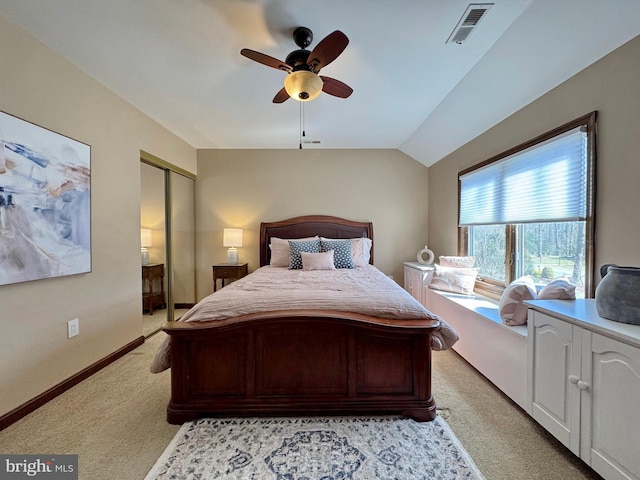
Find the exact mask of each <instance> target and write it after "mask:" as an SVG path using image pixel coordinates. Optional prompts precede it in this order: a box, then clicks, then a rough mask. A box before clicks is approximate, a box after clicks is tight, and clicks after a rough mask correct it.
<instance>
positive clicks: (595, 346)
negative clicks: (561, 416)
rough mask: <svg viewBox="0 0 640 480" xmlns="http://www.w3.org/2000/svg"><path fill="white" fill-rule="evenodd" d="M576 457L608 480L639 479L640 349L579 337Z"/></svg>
mask: <svg viewBox="0 0 640 480" xmlns="http://www.w3.org/2000/svg"><path fill="white" fill-rule="evenodd" d="M582 344H583V346H582V350H583V352H584V354H583V364H582V377H583V379H585V381H586V382H587V384H586V385H584V384H583V388H586V389H585V390H584V391H583V395H582V402H583V403H582V405H583V408H582V448H581V450H582V451H581V455H580V456H581V457H582V459H583V460H584V461H585V462H587V463H588V464H589V465H591V467H592V468H593V469H594V470H595V471H597V472H598V473H600V475H602V476H603V477H605V478H607V480H611V479H625V480H629V479H636V480H637V479H640V349H638V348H634V347H632V346H630V345H627V344H624V343H622V342H618V341H616V340H613V339H611V338H608V337H605V336H602V335H599V334H596V333H592V332H586V331H585V332H584V335H583V340H582Z"/></svg>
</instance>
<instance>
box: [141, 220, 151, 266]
mask: <svg viewBox="0 0 640 480" xmlns="http://www.w3.org/2000/svg"><path fill="white" fill-rule="evenodd" d="M150 246H151V229H150V228H141V229H140V254H141V255H142V265H149V250H147V247H150Z"/></svg>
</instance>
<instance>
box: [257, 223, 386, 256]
mask: <svg viewBox="0 0 640 480" xmlns="http://www.w3.org/2000/svg"><path fill="white" fill-rule="evenodd" d="M314 235H318V236H320V237H327V238H358V237H367V238H370V239H371V240H372V242H373V223H371V222H354V221H352V220H346V219H344V218H339V217H331V216H328V215H306V216H303V217H295V218H290V219H288V220H282V221H280V222H262V223H261V224H260V266H261V267H263V266H265V265H269V261H270V259H271V249H270V248H269V243H271V237H278V238H287V239H289V238H304V237H313V236H314ZM369 263H370V264H371V265H373V246H372V247H371V259H370V260H369Z"/></svg>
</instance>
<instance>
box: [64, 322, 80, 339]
mask: <svg viewBox="0 0 640 480" xmlns="http://www.w3.org/2000/svg"><path fill="white" fill-rule="evenodd" d="M79 334H80V319H79V318H74V319H73V320H69V321H68V322H67V338H71V337H75V336H76V335H79Z"/></svg>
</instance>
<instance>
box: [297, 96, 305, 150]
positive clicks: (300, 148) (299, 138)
mask: <svg viewBox="0 0 640 480" xmlns="http://www.w3.org/2000/svg"><path fill="white" fill-rule="evenodd" d="M303 105H304V102H300V134H299V136H298V140H300V146H299V147H298V149H299V150H302V106H303Z"/></svg>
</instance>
